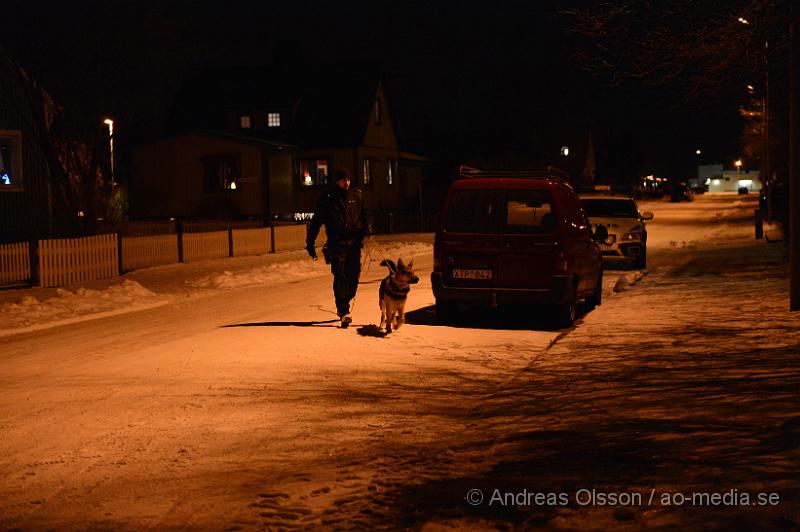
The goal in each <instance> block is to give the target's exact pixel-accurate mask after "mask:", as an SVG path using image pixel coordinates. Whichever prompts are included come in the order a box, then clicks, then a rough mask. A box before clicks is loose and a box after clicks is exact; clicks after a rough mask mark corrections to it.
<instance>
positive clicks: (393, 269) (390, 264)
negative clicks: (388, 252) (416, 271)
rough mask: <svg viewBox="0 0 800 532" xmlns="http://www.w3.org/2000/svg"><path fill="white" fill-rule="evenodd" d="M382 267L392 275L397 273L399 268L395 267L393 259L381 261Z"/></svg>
mask: <svg viewBox="0 0 800 532" xmlns="http://www.w3.org/2000/svg"><path fill="white" fill-rule="evenodd" d="M381 266H386V267H387V268H389V271H390V272H392V273H394V272H396V271H397V266H395V265H394V261H393V260H391V259H383V260H382V261H381Z"/></svg>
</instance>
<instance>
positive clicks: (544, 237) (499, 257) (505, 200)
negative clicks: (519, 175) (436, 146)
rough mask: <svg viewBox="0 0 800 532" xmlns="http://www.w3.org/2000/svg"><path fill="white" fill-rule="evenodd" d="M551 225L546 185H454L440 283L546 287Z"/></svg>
mask: <svg viewBox="0 0 800 532" xmlns="http://www.w3.org/2000/svg"><path fill="white" fill-rule="evenodd" d="M556 225H557V224H556V223H555V212H554V209H553V202H552V198H551V196H550V192H549V190H547V189H531V188H518V187H514V188H495V189H485V188H481V189H461V190H458V189H457V190H454V191H453V193H452V195H451V197H450V201H449V203H448V207H447V212H446V215H445V220H444V227H443V229H444V230H443V235H442V236H443V238H442V257H443V259H444V260H443V264H442V267H443V275H444V281H445V283H446V284H447V285H449V286H462V287H475V288H479V287H484V288H550V287H551V285H552V277H553V269H554V264H555V255H556Z"/></svg>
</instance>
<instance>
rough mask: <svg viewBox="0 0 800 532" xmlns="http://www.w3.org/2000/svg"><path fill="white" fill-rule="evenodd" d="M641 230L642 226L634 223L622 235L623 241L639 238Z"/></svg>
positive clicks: (640, 237)
mask: <svg viewBox="0 0 800 532" xmlns="http://www.w3.org/2000/svg"><path fill="white" fill-rule="evenodd" d="M643 230H644V228H643V227H642V226H641V225H635V226H633V227H631V230H630V231H628V232H627V233H625V234H624V235H622V240H623V242H629V241H631V240H641V239H642V231H643Z"/></svg>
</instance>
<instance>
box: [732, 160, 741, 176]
mask: <svg viewBox="0 0 800 532" xmlns="http://www.w3.org/2000/svg"><path fill="white" fill-rule="evenodd" d="M733 165H734V166H735V167H736V175H737V176H740V175H742V160H741V159H736V160H735V161H733Z"/></svg>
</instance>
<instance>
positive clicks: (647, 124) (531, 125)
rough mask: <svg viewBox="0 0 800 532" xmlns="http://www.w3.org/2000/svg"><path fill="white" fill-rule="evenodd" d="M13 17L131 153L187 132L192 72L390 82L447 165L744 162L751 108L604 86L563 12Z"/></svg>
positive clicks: (253, 7) (175, 9)
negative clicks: (550, 151) (370, 70)
mask: <svg viewBox="0 0 800 532" xmlns="http://www.w3.org/2000/svg"><path fill="white" fill-rule="evenodd" d="M5 4H6V7H5V8H4V11H5V14H4V18H5V24H4V33H3V37H2V38H1V39H0V43H2V44H3V46H4V47H6V48H7V49H8V50H10V51H11V52H12V53H13V54H14V56H15V58H16V59H17V60H18V61H19V62H20V63H21V64H23V65H25V66H26V67H28V68H29V69H30V70H31V71H32V72H33V73H34V74H35V75H37V76H38V77H39V78H40V79H42V81H43V82H44V83H45V85H46V86H47V87H48V88H49V90H50V92H51V93H53V94H54V95H55V96H56V97H57V98H58V99H59V101H61V102H62V103H63V104H64V105H65V106H66V107H68V108H70V109H71V110H73V112H74V113H76V114H77V115H78V116H82V117H84V118H86V117H97V118H98V119H99V118H100V117H102V116H104V115H111V116H114V117H115V119H116V120H117V127H118V128H119V129H118V131H119V133H120V136H121V137H123V138H124V139H126V140H127V142H128V144H131V143H135V142H136V141H137V140H141V139H145V138H153V137H157V136H159V135H161V134H164V133H166V132H167V131H169V129H170V128H171V127H174V126H175V124H174V123H170V121H171V120H173V119H174V113H173V110H174V108H175V98H176V97H177V94H178V93H179V89H180V87H181V82H182V80H183V79H184V76H185V74H186V73H187V72H188V71H190V70H191V69H196V68H202V67H220V66H246V65H251V66H259V67H260V66H265V65H269V64H273V63H275V62H278V61H285V62H295V63H301V64H308V65H310V67H309V68H311V66H313V65H314V64H315V63H316V64H336V63H341V62H349V63H352V62H357V63H358V62H364V63H371V64H378V65H380V66H381V67H382V69H383V71H384V72H385V76H386V79H387V83H388V85H389V87H388V89H389V91H390V93H391V95H392V96H393V100H394V102H395V105H396V107H397V109H396V110H397V114H398V116H399V119H400V123H401V126H402V131H403V135H404V138H405V141H406V145H407V148H408V149H409V150H411V151H414V152H417V153H420V154H423V155H427V156H429V157H431V158H433V159H434V160H435V161H436V162H437V163H440V164H442V165H447V164H451V163H457V162H477V163H482V164H486V165H491V164H495V163H502V162H504V161H506V162H507V161H510V160H513V161H521V160H524V158H525V156H526V153H529V152H530V150H531V146H532V144H535V143H536V142H537V139H541V138H542V136H557V135H559V134H561V132H562V131H564V130H568V129H572V130H581V128H584V129H587V130H591V131H592V134H593V138H594V143H595V148H596V151H597V159H598V166H599V167H598V173H599V176H600V177H601V178H606V179H611V180H621V181H630V180H632V179H633V178H635V177H636V176H640V175H644V174H649V173H656V174H659V175H665V176H669V177H674V178H683V179H685V178H688V177H692V176H693V174H694V171H695V165H696V163H697V162H698V157H697V155H695V150H696V149H697V148H701V149H702V150H703V155H702V156H701V159H700V162H703V163H722V162H729V161H730V160H732V159H733V158H735V157H736V156H737V155H738V145H737V138H738V136H739V133H740V129H741V123H740V121H739V117H738V113H737V107H738V105H739V104H740V103H741V102H738V101H731V100H728V101H720V100H714V99H705V100H693V101H689V102H687V101H686V100H685V98H684V97H683V95H682V94H681V91H680V90H679V88H676V87H654V86H648V85H645V84H642V83H639V82H636V83H634V82H625V83H623V84H622V85H619V86H611V85H609V84H607V83H606V82H604V81H603V80H601V79H596V78H593V77H592V76H590V75H589V74H587V73H586V72H584V71H583V70H581V69H580V68H579V67H578V66H577V65H576V62H575V60H574V59H573V57H574V54H575V51H576V49H575V47H576V46H577V44H576V42H577V41H576V39H575V38H574V37H573V36H571V35H569V34H568V33H566V32H565V31H564V30H563V27H562V26H563V25H564V21H563V20H562V18H561V17H559V16H558V11H557V9H556V6H555V5H552V4H550V3H548V2H530V1H526V2H502V3H500V4H492V5H490V4H486V3H480V4H473V3H470V4H467V3H464V2H446V3H441V2H438V3H429V2H414V1H412V2H392V3H389V2H370V3H365V2H343V3H323V2H302V1H301V2H280V3H279V2H255V1H238V2H237V1H230V0H228V1H219V0H202V1H196V0H192V1H188V0H177V1H170V2H167V1H149V2H148V1H144V2H142V1H131V0H116V1H105V2H95V1H92V2H85V1H83V2H82V1H78V2H61V1H36V0H26V1H18V0H11V1H8V0H7V1H6V2H5ZM319 82H321V83H335V82H336V80H335V79H328V80H319ZM198 112H202V110H198ZM97 123H99V122H97Z"/></svg>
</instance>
